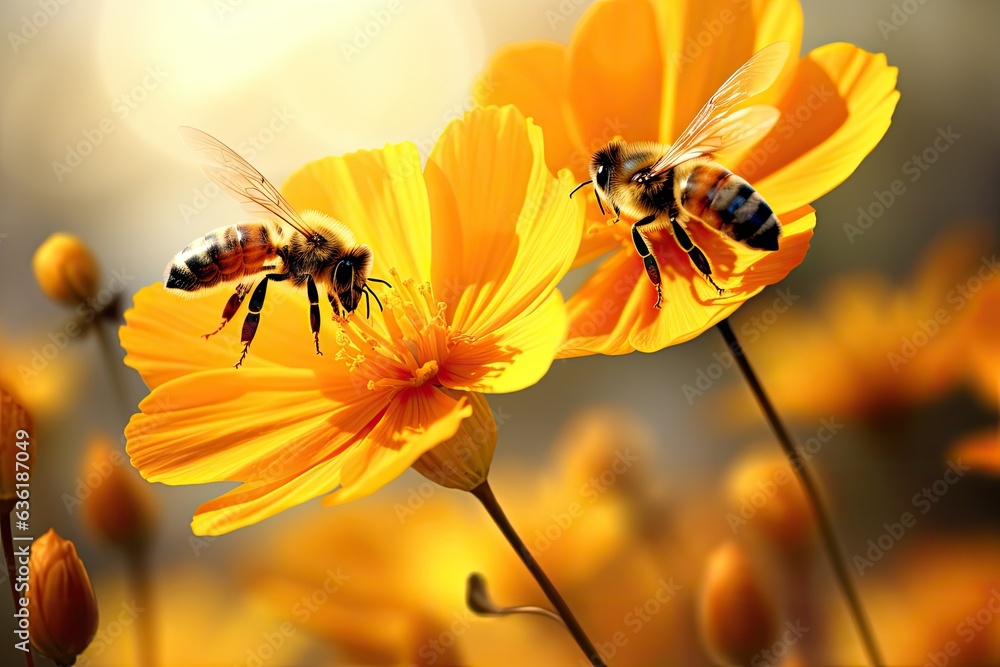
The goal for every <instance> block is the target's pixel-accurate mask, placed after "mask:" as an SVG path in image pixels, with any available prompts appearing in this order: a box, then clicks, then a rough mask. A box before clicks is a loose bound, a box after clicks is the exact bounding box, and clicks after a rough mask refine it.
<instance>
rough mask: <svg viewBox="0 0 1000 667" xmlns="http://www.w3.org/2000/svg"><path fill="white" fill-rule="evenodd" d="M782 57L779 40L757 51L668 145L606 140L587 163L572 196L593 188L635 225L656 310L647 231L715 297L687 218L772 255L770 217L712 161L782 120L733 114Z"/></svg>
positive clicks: (774, 72)
mask: <svg viewBox="0 0 1000 667" xmlns="http://www.w3.org/2000/svg"><path fill="white" fill-rule="evenodd" d="M788 53H789V46H788V44H786V43H784V42H777V43H775V44H771V45H770V46H766V47H764V48H763V49H761V50H760V51H758V52H757V53H756V54H755V55H754V56H752V57H751V58H750V59H749V60H748V61H747V62H746V63H744V64H743V66H742V67H740V68H739V69H738V70H736V72H735V73H734V74H733V75H732V76H731V77H729V79H727V80H726V82H725V83H723V84H722V86H721V87H720V88H719V90H718V91H716V93H715V94H714V95H712V97H711V98H710V99H709V100H708V102H707V103H706V104H705V106H703V107H702V108H701V110H700V111H699V112H698V114H697V115H696V116H695V117H694V120H693V121H691V124H690V125H688V126H687V128H686V129H685V130H684V132H682V133H681V135H680V136H679V137H678V138H677V141H675V142H674V143H673V144H672V145H669V146H668V145H665V144H659V143H654V142H634V143H627V142H624V141H621V140H620V139H615V140H613V141H611V142H610V143H608V144H607V145H606V146H604V147H603V148H602V149H600V150H599V151H597V152H596V153H594V156H593V157H592V158H591V161H590V168H589V171H590V180H589V181H584V182H583V183H581V184H580V185H579V186H577V188H576V189H574V190H573V192H576V191H577V190H579V189H580V188H581V187H583V186H585V185H587V184H589V183H593V185H594V193H595V195H596V196H597V202H598V205H599V206H600V208H601V212H602V213H603V212H604V204H603V203H602V200H603V201H604V202H607V204H608V205H609V206H610V207H611V209H612V210H613V211H614V212H615V215H616V216H617V218H616V219H615V222H618V221H619V220H620V219H621V216H622V214H623V213H624V214H625V215H627V216H629V217H630V218H634V219H636V222H635V223H634V224H633V225H632V242H633V243H634V244H635V248H636V250H637V251H638V252H639V255H640V256H641V257H642V258H643V263H644V264H645V267H646V275H647V276H648V277H649V279H650V281H651V282H652V283H653V285H655V286H656V304H655V306H654V307H656V308H659V307H660V305H661V303H662V301H663V291H662V288H661V285H660V268H659V266H658V265H657V263H656V258H655V257H654V256H653V250H652V247H651V246H650V243H649V240H648V238H647V234H648V233H649V232H651V231H655V230H659V229H663V228H666V227H667V226H668V225H669V228H670V231H671V233H672V235H673V237H674V240H675V241H676V242H677V244H678V245H679V246H680V247H681V249H682V250H684V252H686V253H687V255H688V257H689V258H690V260H691V263H692V264H694V266H695V268H697V269H698V270H699V271H700V272H701V273H702V274H703V275H704V276H705V278H706V279H707V280H708V282H709V283H711V284H712V286H713V287H715V288H716V289H717V290H719V294H722V293H723V292H724V290H723V289H722V288H721V287H719V286H718V285H717V284H716V282H715V280H714V279H713V278H712V265H711V264H710V263H709V261H708V258H707V257H706V256H705V253H703V252H702V251H701V250H700V249H699V248H698V247H697V246H695V244H694V243H693V242H692V241H691V237H690V236H689V235H688V232H687V230H686V228H687V224H688V222H689V221H690V220H691V219H692V218H693V219H696V220H700V221H702V222H714V223H715V226H716V227H717V228H718V229H719V230H720V231H721V232H722V233H723V234H725V235H726V236H728V237H729V238H731V239H733V240H735V241H739V242H740V243H743V244H744V245H746V246H749V247H751V248H756V249H759V250H777V249H778V239H779V238H780V237H781V223H780V222H779V221H778V218H777V216H775V214H774V211H772V210H771V207H770V206H768V205H767V202H765V201H764V199H763V198H762V197H761V196H760V194H758V193H757V192H756V191H755V190H754V189H753V187H752V186H751V185H750V184H749V183H747V181H746V180H744V179H743V178H741V177H739V176H737V175H736V174H734V173H732V172H731V171H729V170H728V169H726V168H725V167H723V166H722V165H721V164H719V163H717V162H715V161H713V160H712V157H713V155H714V154H715V153H717V152H719V151H721V150H722V149H725V148H732V147H733V146H735V145H737V144H740V143H742V142H745V141H749V140H751V139H755V138H758V137H760V136H763V135H764V134H765V133H767V132H768V131H769V130H770V129H771V128H772V127H774V124H775V123H776V122H777V121H778V118H779V116H780V113H779V112H778V110H777V109H775V108H774V107H771V106H766V105H757V106H751V107H747V108H745V109H741V110H739V111H735V112H732V113H731V111H732V109H733V107H734V106H736V105H737V104H739V103H740V102H743V101H744V100H746V99H748V98H750V97H753V96H754V95H756V94H758V93H760V92H762V91H764V90H766V89H767V88H769V87H770V86H771V84H773V83H774V81H775V80H776V79H777V78H778V74H780V72H781V68H782V66H783V65H784V63H785V61H786V60H787V59H788ZM570 196H572V193H571V195H570Z"/></svg>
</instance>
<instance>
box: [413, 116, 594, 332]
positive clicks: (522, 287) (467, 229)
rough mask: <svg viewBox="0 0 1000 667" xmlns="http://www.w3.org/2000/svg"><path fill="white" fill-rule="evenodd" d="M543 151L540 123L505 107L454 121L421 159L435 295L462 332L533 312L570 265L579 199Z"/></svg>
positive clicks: (580, 209)
mask: <svg viewBox="0 0 1000 667" xmlns="http://www.w3.org/2000/svg"><path fill="white" fill-rule="evenodd" d="M544 156H545V153H544V146H543V140H542V132H541V129H540V128H539V127H538V126H536V125H535V124H534V123H533V122H532V121H530V120H525V118H524V117H523V116H522V115H521V114H520V112H519V111H517V109H516V108H514V107H511V106H507V107H503V108H497V107H488V108H485V109H475V110H473V111H471V112H469V113H468V114H466V116H465V117H464V118H463V119H460V120H457V121H454V122H453V123H451V124H450V125H449V126H448V128H447V129H446V130H445V132H444V134H443V135H442V136H441V138H440V139H439V140H438V143H437V144H436V145H435V147H434V150H433V152H432V153H431V155H430V158H429V159H428V161H427V167H426V180H427V190H428V193H429V194H430V200H431V202H430V203H431V211H432V215H433V218H434V230H433V235H434V251H433V253H434V266H433V274H434V281H433V282H434V285H435V295H436V296H437V298H439V299H441V300H442V301H444V302H445V303H446V304H447V306H448V310H447V317H448V319H449V321H450V323H451V324H452V326H453V327H455V328H456V329H457V330H458V331H460V332H462V333H465V334H470V335H475V336H480V335H486V334H488V333H490V332H492V331H495V330H496V329H498V328H500V327H502V326H504V325H506V324H507V323H508V322H510V321H511V320H512V319H513V318H515V317H517V316H519V315H527V314H529V313H530V312H531V311H532V310H533V309H534V308H537V307H538V306H539V305H540V304H541V303H542V302H543V301H544V300H545V299H546V298H547V297H548V295H549V293H550V292H551V290H552V289H553V288H554V287H555V285H556V284H557V283H558V282H559V280H560V279H561V278H562V276H563V275H565V273H566V271H567V270H569V266H570V263H571V262H572V260H573V257H574V255H575V254H576V249H577V246H578V244H579V240H580V234H581V227H582V221H583V206H584V204H583V202H582V201H580V200H571V199H569V197H568V194H569V192H570V191H571V190H572V184H573V178H572V176H571V175H570V174H569V173H568V172H563V173H562V174H561V175H560V178H559V179H556V178H553V177H552V175H551V174H550V173H549V172H548V169H547V168H546V167H545V160H544ZM470 165H474V168H471V167H470Z"/></svg>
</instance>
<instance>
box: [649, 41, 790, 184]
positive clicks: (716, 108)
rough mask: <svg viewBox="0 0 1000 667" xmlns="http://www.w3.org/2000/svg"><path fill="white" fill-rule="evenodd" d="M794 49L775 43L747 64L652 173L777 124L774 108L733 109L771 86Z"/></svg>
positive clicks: (717, 149)
mask: <svg viewBox="0 0 1000 667" xmlns="http://www.w3.org/2000/svg"><path fill="white" fill-rule="evenodd" d="M790 50H791V47H789V45H788V44H787V43H786V42H775V43H774V44H771V45H770V46H765V47H764V48H763V49H761V50H760V51H758V52H757V53H755V54H754V55H753V56H752V57H751V58H750V60H748V61H746V62H745V63H743V66H742V67H740V68H739V69H738V70H736V72H734V73H733V75H732V76H731V77H729V78H728V79H727V80H726V82H725V83H724V84H722V86H721V87H720V88H719V89H718V90H717V91H716V92H715V94H714V95H712V97H711V99H709V100H708V102H707V103H706V104H705V106H703V107H702V108H701V110H700V111H698V114H697V115H696V116H695V117H694V120H693V121H691V123H690V125H688V126H687V128H686V129H685V130H684V131H683V132H682V133H681V135H680V136H679V137H677V141H675V142H674V143H673V145H671V146H670V150H668V151H667V152H666V154H665V155H664V156H663V157H662V158H660V159H659V160H658V161H657V163H656V164H655V165H653V167H652V172H653V173H654V174H658V173H662V172H664V171H666V170H668V169H671V168H673V167H675V166H677V165H678V164H680V163H681V162H684V161H685V160H690V159H692V158H696V157H699V156H702V155H709V154H711V153H715V152H717V151H720V150H722V149H723V148H728V147H729V146H732V145H733V144H736V143H739V142H742V141H747V140H748V139H752V138H754V137H756V136H760V135H761V134H764V133H766V132H767V131H768V130H770V129H771V128H772V127H774V124H775V123H776V122H778V117H779V116H780V112H779V111H778V110H777V109H775V108H774V107H771V106H767V105H757V106H752V107H747V108H746V109H741V110H740V111H737V112H735V113H729V112H730V110H731V109H732V108H733V107H734V106H736V105H737V104H740V103H741V102H744V101H746V100H748V99H750V98H751V97H753V96H754V95H757V94H758V93H761V92H763V91H765V90H767V89H768V88H770V87H771V85H772V84H773V83H774V82H775V80H776V79H777V78H778V75H779V74H780V73H781V68H782V67H784V65H785V62H786V61H787V60H788V54H789V51H790Z"/></svg>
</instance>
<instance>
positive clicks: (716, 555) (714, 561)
mask: <svg viewBox="0 0 1000 667" xmlns="http://www.w3.org/2000/svg"><path fill="white" fill-rule="evenodd" d="M700 604H701V608H700V613H699V617H700V618H699V620H700V624H701V633H702V638H703V639H704V641H705V645H706V647H707V648H708V651H709V653H710V654H711V655H712V657H713V659H714V660H715V661H716V662H717V663H720V664H725V665H749V664H752V663H754V661H755V660H756V661H757V662H760V661H761V660H762V658H763V657H764V653H765V652H766V651H768V650H769V649H770V648H771V647H772V645H773V642H774V639H775V635H776V628H775V626H776V624H777V620H776V612H775V607H774V602H773V601H772V599H771V597H770V596H769V595H768V594H767V593H766V592H765V590H764V588H763V587H762V586H761V582H760V577H759V575H758V572H757V571H756V570H755V569H754V567H753V565H752V563H751V562H750V559H749V557H748V556H747V554H746V552H745V550H744V549H743V548H742V547H741V546H740V545H738V544H737V543H735V542H727V543H725V544H723V545H722V546H720V547H718V548H717V549H716V550H715V551H714V552H713V553H712V555H711V557H710V558H709V561H708V568H707V570H706V572H705V578H704V580H703V582H702V589H701V600H700Z"/></svg>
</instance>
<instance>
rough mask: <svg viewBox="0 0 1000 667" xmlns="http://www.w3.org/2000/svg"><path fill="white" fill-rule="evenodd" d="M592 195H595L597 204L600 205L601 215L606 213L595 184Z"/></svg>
mask: <svg viewBox="0 0 1000 667" xmlns="http://www.w3.org/2000/svg"><path fill="white" fill-rule="evenodd" d="M594 196H595V197H597V205H598V206H600V207H601V215H607V213H605V212H604V204H602V203H601V195H599V194H598V193H597V186H596V185H595V186H594Z"/></svg>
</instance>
